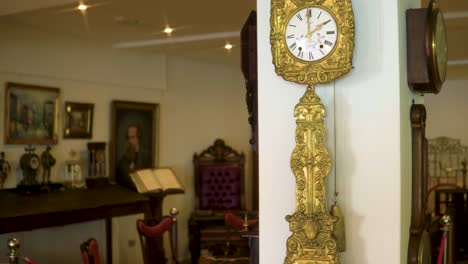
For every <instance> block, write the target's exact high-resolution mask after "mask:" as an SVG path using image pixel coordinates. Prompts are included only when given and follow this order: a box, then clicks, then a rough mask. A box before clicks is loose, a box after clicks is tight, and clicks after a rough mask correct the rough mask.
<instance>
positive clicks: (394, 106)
mask: <svg viewBox="0 0 468 264" xmlns="http://www.w3.org/2000/svg"><path fill="white" fill-rule="evenodd" d="M417 5H418V3H417V1H415V0H400V1H388V0H372V1H368V0H354V1H353V9H354V14H355V26H356V40H355V43H356V47H355V50H354V59H353V66H354V69H352V70H351V72H350V73H348V74H347V75H346V76H344V77H343V78H341V79H340V80H338V81H337V82H336V83H335V84H328V85H321V86H319V87H318V88H317V93H318V95H319V96H320V97H321V98H322V103H323V104H324V105H325V107H326V110H327V120H326V127H327V132H328V135H329V138H328V146H329V152H330V155H331V157H332V160H333V162H335V158H336V168H337V178H338V180H337V185H338V191H339V192H340V197H339V201H340V202H341V206H342V210H343V212H344V214H345V221H346V231H347V233H346V239H347V251H346V252H345V253H344V254H340V256H341V260H342V261H341V263H346V264H355V263H360V264H374V263H379V264H386V263H388V264H395V263H404V262H406V247H407V243H408V242H407V240H408V232H409V220H410V200H409V198H410V191H411V188H410V182H411V181H410V179H411V174H410V172H411V167H410V161H411V159H410V146H409V143H410V129H409V127H410V125H409V122H410V121H409V107H410V104H411V99H412V95H411V94H410V92H409V90H408V87H407V84H406V31H405V30H406V22H405V21H406V19H405V10H406V9H407V8H410V7H415V6H417ZM257 14H258V19H257V21H258V40H259V41H258V74H259V86H258V88H259V96H258V98H259V144H260V145H259V164H260V263H262V264H279V263H283V260H284V257H285V255H286V239H287V238H288V236H290V235H291V232H290V231H289V229H288V223H287V222H286V221H285V219H284V217H285V216H286V215H288V214H292V213H293V212H294V211H295V188H296V186H295V181H294V176H293V174H292V172H291V170H290V168H289V159H290V156H291V152H292V150H293V148H294V146H295V141H294V130H295V119H294V117H293V109H294V106H295V104H296V103H297V102H298V100H299V98H300V97H301V96H302V94H303V93H304V91H305V86H304V85H298V84H293V83H289V82H286V81H284V80H283V79H282V78H281V77H279V76H277V75H276V74H275V71H274V66H273V64H272V57H271V51H270V50H271V49H270V44H269V36H270V35H269V34H270V25H269V21H270V0H258V2H257ZM333 89H335V96H334V93H333ZM334 103H335V107H336V112H334V111H333V104H334ZM333 119H335V122H333ZM334 123H335V125H336V127H335V126H334ZM334 133H336V152H337V155H335V153H334V145H335V144H334V143H335V141H334V135H333V134H334ZM334 166H335V164H333V165H332V168H333V167H334ZM332 173H334V171H333V172H332ZM329 179H333V175H330V176H329ZM332 191H333V190H329V192H332Z"/></svg>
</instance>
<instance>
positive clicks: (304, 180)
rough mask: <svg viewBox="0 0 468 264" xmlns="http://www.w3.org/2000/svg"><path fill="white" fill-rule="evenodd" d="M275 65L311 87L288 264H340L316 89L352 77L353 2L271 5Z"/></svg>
mask: <svg viewBox="0 0 468 264" xmlns="http://www.w3.org/2000/svg"><path fill="white" fill-rule="evenodd" d="M270 26H271V31H270V43H271V51H272V55H273V64H274V65H275V70H276V73H277V74H278V75H280V76H281V77H283V78H284V79H285V80H287V81H291V82H295V83H299V84H307V85H308V87H307V89H306V92H305V94H304V96H303V97H302V98H301V99H300V102H299V103H298V104H297V105H296V107H295V109H294V116H295V117H296V123H297V127H296V135H295V138H296V146H295V148H294V150H293V153H292V155H291V170H292V172H293V174H294V176H295V180H296V211H295V212H294V214H292V215H288V216H286V220H287V221H288V222H289V227H290V230H291V232H292V235H291V236H290V237H289V238H288V240H287V242H286V248H287V255H286V257H285V260H284V263H285V264H301V263H321V264H335V263H338V255H337V251H338V250H337V241H336V238H335V236H334V230H335V225H336V221H337V218H336V217H333V216H332V215H330V214H329V213H327V211H326V204H325V199H326V189H325V187H326V183H325V178H326V176H327V175H328V173H329V172H330V166H331V159H330V157H329V155H328V151H327V149H326V131H325V126H324V118H325V107H324V106H323V104H322V103H321V101H320V98H319V97H318V96H317V95H316V93H315V85H316V84H322V83H328V82H331V81H334V80H336V79H337V78H339V77H341V76H342V75H343V74H345V73H347V72H349V70H350V69H351V68H352V64H351V63H352V54H353V49H354V15H353V10H352V4H351V0H341V1H336V0H271V17H270Z"/></svg>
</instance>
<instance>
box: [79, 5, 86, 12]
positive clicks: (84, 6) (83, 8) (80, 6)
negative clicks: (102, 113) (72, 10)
mask: <svg viewBox="0 0 468 264" xmlns="http://www.w3.org/2000/svg"><path fill="white" fill-rule="evenodd" d="M77 8H78V9H79V10H81V11H86V9H88V6H87V5H85V4H80V5H79V6H78V7H77Z"/></svg>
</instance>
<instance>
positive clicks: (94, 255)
mask: <svg viewBox="0 0 468 264" xmlns="http://www.w3.org/2000/svg"><path fill="white" fill-rule="evenodd" d="M80 250H81V257H82V260H83V264H100V263H101V258H100V256H99V247H98V242H97V240H96V239H94V238H90V239H88V240H86V241H85V242H83V243H81V245H80Z"/></svg>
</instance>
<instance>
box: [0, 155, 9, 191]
mask: <svg viewBox="0 0 468 264" xmlns="http://www.w3.org/2000/svg"><path fill="white" fill-rule="evenodd" d="M10 170H11V167H10V163H8V161H6V160H5V152H1V153H0V188H1V189H3V184H4V183H5V180H6V178H7V177H8V173H10Z"/></svg>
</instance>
